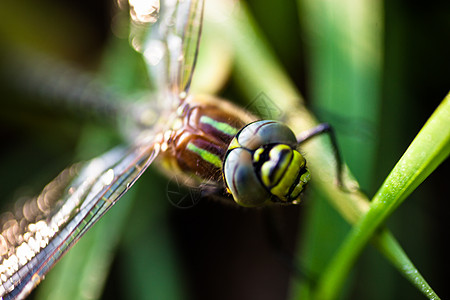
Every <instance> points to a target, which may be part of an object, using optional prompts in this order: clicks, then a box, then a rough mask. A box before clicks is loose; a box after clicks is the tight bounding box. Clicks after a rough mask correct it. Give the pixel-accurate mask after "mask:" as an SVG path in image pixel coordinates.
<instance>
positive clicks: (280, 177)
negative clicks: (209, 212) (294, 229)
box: [223, 121, 310, 207]
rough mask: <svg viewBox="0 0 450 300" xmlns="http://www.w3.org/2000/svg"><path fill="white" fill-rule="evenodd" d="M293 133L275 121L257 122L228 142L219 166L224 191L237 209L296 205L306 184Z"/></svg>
mask: <svg viewBox="0 0 450 300" xmlns="http://www.w3.org/2000/svg"><path fill="white" fill-rule="evenodd" d="M296 146H297V140H296V138H295V135H294V133H293V132H292V131H291V130H290V129H289V128H288V127H287V126H286V125H284V124H282V123H280V122H277V121H257V122H254V123H251V124H249V125H247V126H245V127H244V128H242V129H241V130H240V131H239V133H238V134H237V135H236V137H235V138H234V139H233V140H232V141H231V143H230V146H229V147H228V151H227V154H226V156H225V159H224V163H223V174H224V175H223V176H224V180H225V183H226V186H227V189H228V191H229V192H230V193H231V194H232V195H233V198H234V200H235V201H236V203H238V204H239V205H241V206H246V207H255V206H264V205H267V204H270V203H274V202H276V203H282V204H297V203H299V201H300V195H301V192H302V191H303V190H304V188H305V186H306V184H307V183H308V181H309V180H310V173H309V170H308V168H306V160H305V158H304V157H303V156H302V155H301V154H300V152H298V151H297V150H296Z"/></svg>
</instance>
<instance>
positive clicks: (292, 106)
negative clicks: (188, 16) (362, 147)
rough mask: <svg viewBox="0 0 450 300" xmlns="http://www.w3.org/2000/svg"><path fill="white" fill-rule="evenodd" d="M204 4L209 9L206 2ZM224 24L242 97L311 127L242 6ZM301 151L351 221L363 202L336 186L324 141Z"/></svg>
mask: <svg viewBox="0 0 450 300" xmlns="http://www.w3.org/2000/svg"><path fill="white" fill-rule="evenodd" d="M208 3H209V5H211V3H212V1H210V2H208ZM214 4H216V5H217V7H218V8H216V10H217V11H226V10H229V9H230V8H229V7H228V8H227V7H224V6H220V5H223V4H226V3H225V2H220V3H219V2H217V3H216V2H214ZM207 11H208V10H207ZM214 25H215V24H214V23H208V25H206V26H214ZM227 25H228V26H223V27H218V26H216V27H215V30H216V32H220V34H221V36H224V37H225V38H227V39H228V40H229V41H230V43H231V44H232V45H233V46H234V50H235V54H236V56H235V57H236V62H235V64H236V65H235V67H236V71H235V73H236V75H235V76H236V77H237V78H236V79H237V80H236V81H237V83H238V85H239V86H240V87H241V88H242V91H243V92H244V93H245V94H246V96H247V98H248V99H254V98H255V96H256V95H258V94H260V93H261V91H264V93H265V94H267V95H268V97H269V98H270V99H272V102H276V104H277V106H278V107H279V108H281V110H283V111H284V112H285V118H284V119H285V121H286V122H287V123H288V124H289V125H290V127H291V128H292V129H294V131H295V132H302V131H304V130H306V129H309V128H312V127H313V126H314V125H315V124H317V122H316V120H315V119H314V117H313V116H312V115H311V114H310V113H309V112H308V111H307V110H306V109H305V107H303V106H302V96H301V95H300V93H299V92H298V91H297V89H296V88H295V87H294V85H293V84H292V82H291V81H290V79H289V78H288V77H287V75H286V74H285V73H284V72H283V71H282V69H281V67H280V64H279V63H278V60H277V59H276V57H275V55H274V54H273V52H272V51H271V50H270V48H269V47H268V44H267V42H266V41H265V40H264V38H263V37H262V35H261V33H260V31H259V30H258V27H257V25H256V24H255V23H254V21H253V20H252V17H251V16H250V15H249V12H248V11H247V10H246V8H245V6H244V5H243V4H241V11H240V12H239V13H236V14H234V15H233V18H230V20H229V22H228V24H227ZM217 34H219V33H217ZM261 74H270V76H261ZM303 149H304V151H305V152H306V153H307V154H308V155H307V159H308V162H310V169H311V171H312V174H315V176H314V178H313V180H314V182H315V185H316V188H317V189H319V190H320V191H321V193H323V194H325V195H327V198H328V199H329V200H330V201H331V203H332V205H333V206H334V207H335V208H336V209H337V210H338V211H339V213H340V214H341V215H342V216H343V217H344V218H345V219H346V220H347V221H348V222H350V223H356V222H357V221H358V220H359V218H360V217H361V216H362V215H363V214H364V213H365V212H366V211H367V210H368V208H369V200H368V198H367V197H366V196H365V195H363V194H361V193H346V192H343V191H342V190H341V189H339V187H337V185H336V184H335V174H334V173H333V172H329V170H334V169H335V164H334V163H335V160H334V158H333V155H332V151H331V150H330V148H329V145H328V144H327V141H325V140H321V139H320V138H318V139H317V141H316V140H315V141H311V142H310V143H309V144H305V146H304V147H303ZM344 182H346V184H348V185H349V187H351V186H353V187H357V186H358V184H357V182H355V181H354V179H353V178H352V176H351V175H350V174H349V173H348V170H346V171H345V175H344ZM385 238H386V237H385V236H381V237H380V239H382V240H383V243H381V245H382V246H381V247H382V249H383V253H385V255H387V253H390V254H389V256H388V258H389V259H390V260H393V261H395V263H394V265H395V266H397V267H398V266H400V265H402V264H403V262H404V261H405V260H404V259H403V258H402V257H397V256H396V253H400V252H401V248H397V247H399V246H398V244H397V243H391V242H389V240H386V239H385ZM411 268H414V266H412V264H411V265H410V267H409V269H411ZM399 271H400V272H401V273H402V274H404V275H405V276H407V277H408V278H410V280H412V281H414V280H416V278H417V277H416V276H414V274H413V273H407V274H406V273H405V272H404V269H402V268H400V269H399ZM416 272H417V270H416Z"/></svg>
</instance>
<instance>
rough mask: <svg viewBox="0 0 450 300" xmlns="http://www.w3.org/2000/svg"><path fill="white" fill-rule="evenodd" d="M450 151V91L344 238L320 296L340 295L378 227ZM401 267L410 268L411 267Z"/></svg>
mask: <svg viewBox="0 0 450 300" xmlns="http://www.w3.org/2000/svg"><path fill="white" fill-rule="evenodd" d="M449 154H450V94H448V95H447V97H446V98H445V99H444V101H443V102H442V103H441V105H440V106H439V107H438V108H437V109H436V111H435V112H434V113H433V115H432V116H431V117H430V119H429V120H428V121H427V123H426V124H425V126H424V127H423V128H422V130H421V131H420V132H419V134H418V135H417V137H416V138H415V139H414V141H413V142H412V143H411V145H410V146H409V148H408V149H407V150H406V152H405V154H404V155H403V157H402V158H401V159H400V161H399V162H398V163H397V165H396V166H395V167H394V169H393V170H392V171H391V173H390V174H389V176H388V177H387V179H386V180H385V182H384V183H383V185H382V186H381V188H380V189H379V191H378V192H377V194H376V195H375V197H374V199H373V200H372V203H371V206H370V209H369V211H368V212H367V214H366V215H365V216H364V217H363V218H362V219H361V220H360V221H359V222H358V223H357V224H356V225H355V227H354V228H353V230H352V231H351V233H350V234H349V235H348V237H347V239H346V240H345V241H344V243H343V245H342V247H341V248H340V250H339V251H338V253H337V254H336V255H335V257H334V259H333V260H332V262H331V263H330V265H329V266H328V268H327V270H326V271H325V273H324V274H323V276H322V278H321V281H320V283H319V287H318V291H317V298H318V299H334V298H336V297H337V293H338V292H339V290H340V289H341V286H342V284H343V282H344V280H345V278H346V274H348V272H349V270H350V268H351V266H352V265H353V263H354V262H355V260H356V258H357V256H358V255H359V254H360V252H361V250H362V249H363V247H364V246H365V245H366V243H367V242H368V241H369V240H370V238H371V237H372V235H373V233H374V232H375V230H376V229H377V228H378V226H380V224H382V223H383V222H384V221H385V220H386V218H387V217H388V216H389V215H390V214H391V213H392V212H393V211H394V210H395V209H396V208H397V207H398V206H399V205H400V204H401V203H402V202H403V201H404V200H405V198H406V197H407V196H408V195H409V194H410V193H411V192H412V191H414V189H415V188H416V187H417V186H418V185H419V184H420V183H422V181H423V180H425V178H427V176H428V175H430V173H431V172H433V171H434V169H436V167H437V166H438V165H439V164H440V163H441V162H443V161H444V160H445V159H446V158H447V157H448V155H449ZM399 265H400V266H401V265H402V264H401V263H399ZM402 268H404V269H407V270H408V269H409V267H402ZM408 271H410V270H408ZM417 280H419V279H417ZM416 286H418V287H421V291H422V292H423V293H424V294H425V295H431V296H430V298H431V299H438V297H437V295H436V294H434V293H432V292H431V291H430V288H429V286H428V285H426V283H424V282H420V283H418V284H416Z"/></svg>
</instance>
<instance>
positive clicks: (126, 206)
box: [0, 0, 450, 299]
mask: <svg viewBox="0 0 450 300" xmlns="http://www.w3.org/2000/svg"><path fill="white" fill-rule="evenodd" d="M243 3H245V4H244V5H247V6H248V8H249V9H250V12H251V13H252V14H253V16H254V18H255V20H256V22H257V23H256V24H257V25H256V26H258V27H259V29H260V30H262V32H263V34H264V35H265V37H266V38H267V41H268V44H269V45H270V47H272V49H273V51H274V53H275V55H276V57H277V59H278V60H279V61H280V62H281V64H282V65H283V67H284V68H285V70H286V72H287V74H288V75H289V77H290V78H291V79H292V80H293V81H294V83H295V85H296V86H297V88H298V89H299V90H300V91H301V93H302V95H303V96H304V98H305V100H306V102H307V106H308V107H310V108H311V110H313V111H314V113H315V114H316V116H317V117H318V118H319V119H320V120H321V121H324V122H329V123H331V124H332V125H333V126H334V127H335V129H336V131H337V134H338V140H339V144H340V146H341V148H342V153H343V156H344V160H345V161H346V163H347V164H348V166H349V168H350V169H351V171H352V172H353V174H354V175H355V176H356V178H357V179H358V180H359V182H360V183H361V187H362V189H363V190H364V191H365V192H367V193H368V194H369V196H371V195H373V193H374V192H375V191H376V189H377V188H378V187H379V186H380V184H381V183H382V181H383V179H384V178H385V177H386V176H387V174H388V173H389V171H390V170H391V169H392V167H393V166H394V164H395V163H396V162H397V161H398V159H399V158H400V156H401V155H402V153H403V152H404V151H405V150H406V148H407V146H408V145H409V143H410V142H411V141H412V139H413V138H414V136H415V135H416V134H417V133H418V131H419V130H420V128H421V127H422V126H423V124H424V123H425V121H426V120H427V118H428V117H429V116H430V115H431V113H432V112H433V110H434V109H435V108H436V107H437V105H438V104H439V103H440V101H441V100H442V99H443V98H444V96H445V95H446V94H447V92H448V90H449V87H450V79H449V76H448V74H447V72H448V70H449V69H450V60H449V59H448V49H449V46H450V39H449V37H450V3H449V2H448V1H434V2H432V3H427V4H424V3H420V4H419V3H417V4H416V3H413V2H408V1H398V0H394V1H386V2H382V3H374V1H372V2H369V1H365V2H364V1H363V2H358V3H357V2H356V1H355V3H351V2H345V3H344V2H340V1H334V2H333V1H316V2H314V1H307V0H305V1H297V2H295V1H288V0H283V1H278V2H273V1H262V0H260V1H256V0H251V1H245V2H243ZM206 5H208V0H206ZM239 7H240V5H238V4H236V5H235V6H234V8H235V9H239ZM234 15H235V14H234V13H233V12H232V13H230V18H233V16H234ZM118 20H119V19H118V18H117V14H116V7H115V5H114V3H112V2H111V1H106V0H102V1H51V0H43V1H40V2H39V3H35V2H33V1H24V2H19V3H17V1H12V0H11V1H10V0H7V1H6V3H4V7H3V8H2V9H1V10H0V45H2V47H0V49H1V50H0V55H1V60H0V63H1V65H0V68H2V77H1V78H2V81H1V82H0V84H1V86H0V91H1V94H2V96H1V104H2V109H0V138H1V140H2V147H1V150H0V151H1V153H0V154H1V155H0V164H1V166H2V167H1V168H0V178H1V180H0V191H1V194H2V197H1V200H2V204H1V205H2V207H3V209H2V211H4V210H7V209H10V208H11V205H12V204H11V203H12V202H13V200H14V199H17V198H20V197H22V196H29V195H33V194H36V193H38V192H39V191H40V190H41V189H42V187H43V186H44V185H45V184H46V183H48V182H49V181H50V180H51V179H52V178H54V177H55V176H56V175H57V174H58V172H59V171H60V170H62V169H63V168H64V167H66V166H68V165H70V164H71V163H73V162H76V161H79V160H86V159H89V158H92V157H95V156H96V155H99V154H101V153H103V151H105V150H107V149H110V148H111V147H113V146H114V145H117V144H119V143H121V142H122V141H123V140H122V137H121V136H120V132H119V130H118V129H117V127H116V126H115V124H114V123H112V122H110V121H109V120H104V119H102V118H97V117H95V118H91V117H86V116H84V115H83V114H81V113H80V112H78V111H76V112H73V111H71V110H70V109H67V108H65V107H61V106H58V105H53V104H55V103H58V99H56V100H52V101H50V102H48V101H46V100H45V98H46V95H47V94H50V93H49V92H48V89H45V88H42V89H38V90H36V91H35V92H34V91H33V90H32V89H29V88H27V85H26V84H24V86H23V88H22V86H21V82H20V81H14V80H13V82H16V84H15V85H14V84H12V83H11V81H10V79H11V78H13V79H14V78H17V76H18V75H17V74H21V70H20V69H19V70H15V71H17V73H16V72H14V73H11V71H10V69H6V68H3V66H6V65H7V63H9V62H10V60H11V59H10V54H11V49H15V48H16V47H20V48H25V49H28V50H32V51H37V52H41V53H45V54H46V55H48V56H50V57H54V58H57V59H61V60H64V61H66V62H69V63H70V64H71V65H74V66H77V68H80V69H83V70H86V71H88V72H91V73H99V74H101V75H100V76H102V78H104V80H105V81H106V82H108V84H110V85H112V86H114V87H115V88H116V89H117V90H118V91H120V92H121V93H123V94H127V93H132V91H133V90H135V89H136V88H138V89H142V88H145V87H146V82H145V76H144V75H143V74H145V73H144V72H145V71H144V69H143V65H142V61H141V60H140V58H139V56H138V55H136V54H134V53H133V51H132V50H131V49H130V48H129V47H128V45H127V42H126V39H125V40H123V39H122V40H119V41H117V38H115V37H114V35H113V34H112V31H114V32H116V34H118V35H119V36H122V37H126V28H125V30H124V26H123V24H122V23H120V21H118ZM206 24H208V23H207V22H206ZM223 24H224V25H223V26H226V22H224V23H223ZM361 24H364V26H365V27H363V26H362V25H361ZM124 32H125V34H124ZM213 35H214V32H213V33H208V32H207V29H205V34H204V41H203V43H207V40H208V36H213ZM355 45H356V47H355ZM202 51H203V50H201V52H200V60H201V59H202V55H204V56H205V57H206V56H207V57H213V59H214V58H217V57H226V59H227V60H228V62H225V63H223V64H224V65H223V67H221V68H219V69H220V70H222V69H226V67H227V66H228V68H230V70H231V75H230V74H228V73H227V72H225V75H223V76H224V77H225V79H223V81H224V82H225V83H224V86H222V87H220V88H219V89H220V91H219V94H220V95H224V96H225V97H226V98H229V99H233V100H235V101H237V102H238V103H240V104H241V105H243V106H245V105H246V104H245V103H246V102H248V101H251V100H253V99H254V98H255V97H257V95H253V96H251V97H249V96H247V95H246V92H245V91H242V87H240V86H239V80H240V79H239V75H240V74H238V73H237V71H236V69H233V67H232V62H233V60H232V59H233V56H232V54H231V55H230V54H229V53H228V52H227V49H226V47H224V48H222V49H221V48H219V49H217V48H216V49H214V50H211V48H206V47H205V50H204V51H203V52H202ZM208 51H215V53H213V54H210V53H209V52H208ZM221 51H222V52H221ZM231 52H232V51H231ZM203 53H204V54H203ZM205 61H206V62H207V63H211V64H215V63H216V61H215V60H206V59H205ZM358 61H363V63H362V64H360V63H358ZM200 63H202V62H200ZM207 63H206V64H207ZM217 64H218V65H219V63H217ZM230 65H231V66H230ZM219 66H222V65H219ZM361 66H364V67H365V68H361ZM250 67H251V66H250ZM5 70H6V71H5ZM233 70H234V71H233ZM198 72H199V74H198V75H199V78H200V76H202V75H201V72H202V67H199V70H198ZM218 73H220V72H218ZM228 76H231V79H230V80H228ZM261 76H268V77H270V74H261ZM19 78H20V77H19ZM194 82H195V77H194ZM17 83H18V84H17ZM261 92H264V91H261ZM243 95H246V96H243ZM49 98H51V97H50V96H49ZM245 98H247V99H245ZM350 98H353V102H351V101H350V100H349V99H350ZM240 99H241V101H239V100H240ZM355 99H356V100H355ZM358 99H359V100H358ZM49 103H50V104H49ZM355 103H356V104H355ZM449 176H450V171H449V166H448V163H446V164H445V163H444V165H443V166H441V167H439V168H438V169H437V170H436V172H435V173H433V174H432V175H431V176H430V177H429V178H428V179H427V180H426V181H425V182H424V183H423V184H422V185H421V186H420V187H419V188H418V189H417V190H416V191H415V192H414V193H413V194H412V195H411V197H410V199H409V201H407V202H406V203H405V204H404V205H403V206H402V207H400V209H398V210H397V211H396V213H395V214H394V215H393V216H392V217H391V218H390V219H389V221H388V224H387V225H388V227H389V228H390V229H391V230H392V232H393V233H394V235H395V236H396V237H397V239H398V240H399V242H400V243H401V245H402V246H403V248H404V249H405V250H406V252H407V254H408V255H409V257H410V258H411V259H412V261H413V262H414V263H415V265H416V266H417V267H418V269H419V270H420V271H421V272H422V274H423V275H424V277H425V278H426V279H427V280H428V282H429V283H430V284H431V286H432V287H433V288H434V289H435V291H436V292H437V294H438V295H440V296H441V298H443V299H445V298H448V296H449V294H450V291H449V289H448V287H447V283H446V281H447V280H446V279H447V278H448V276H446V271H447V269H446V266H449V265H450V262H449V259H448V255H447V253H448V252H449V250H450V249H449V246H448V243H447V241H446V238H445V237H446V236H448V228H449V220H450V213H449V210H448V208H449V205H448V204H447V200H448V198H449V197H448V191H449V189H448V188H447V185H446V183H447V182H448V178H449ZM167 182H168V180H167V179H165V178H163V177H162V176H161V175H160V174H158V172H156V171H155V170H150V171H149V172H147V173H146V174H145V175H144V177H143V178H142V180H140V181H139V183H138V184H137V186H136V188H134V189H133V190H132V192H131V193H130V195H126V196H125V197H124V198H123V199H122V200H121V201H120V202H119V203H118V204H117V205H116V207H114V208H113V209H112V211H111V212H110V213H108V215H107V216H106V217H105V220H102V221H101V222H99V224H97V225H96V228H95V229H94V230H92V232H89V234H87V235H86V236H85V237H84V238H83V240H82V241H81V242H80V243H79V245H77V246H76V247H75V248H74V249H73V252H75V251H79V252H81V254H79V256H75V254H74V255H72V254H70V257H69V256H68V257H67V258H66V259H63V261H62V262H61V263H60V264H59V265H58V266H57V267H56V268H55V270H53V271H52V272H50V274H49V276H48V279H47V280H46V281H45V282H44V284H43V285H42V287H40V290H39V289H38V291H37V292H36V293H33V296H36V297H41V298H42V299H50V297H54V298H55V299H62V298H61V297H64V298H65V299H68V295H71V296H73V298H74V299H77V298H97V297H103V298H105V299H112V298H114V299H123V298H125V299H129V298H137V299H211V298H212V297H214V298H216V299H286V298H287V297H288V293H289V288H288V287H289V284H290V281H289V274H290V271H289V267H288V266H287V265H286V264H285V263H283V262H282V259H280V256H279V255H278V254H277V251H276V249H274V248H275V247H273V246H272V245H271V243H270V239H271V237H270V234H268V233H267V231H268V229H267V226H266V223H267V222H266V219H265V212H264V211H251V210H244V209H235V208H233V207H227V206H223V205H221V204H220V203H215V202H214V203H210V202H205V201H202V202H200V204H199V205H197V206H196V207H194V208H192V209H185V210H180V209H176V208H174V207H173V206H171V205H170V204H169V201H168V200H167V197H166V191H167V189H168V188H169V189H170V188H173V187H168V185H167V184H168V183H167ZM161 187H162V188H161ZM276 215H277V220H278V221H277V226H278V227H279V228H281V229H280V231H281V232H283V235H282V237H281V238H282V240H283V244H285V245H283V246H284V247H286V248H287V249H288V250H289V251H294V250H293V249H294V248H295V247H297V248H298V249H300V251H304V253H305V254H304V257H303V258H300V266H302V269H303V270H304V271H305V272H306V273H314V272H319V271H320V270H321V268H323V265H324V264H326V263H327V258H329V257H330V256H331V255H332V254H333V252H334V251H335V250H336V248H337V246H338V245H339V243H340V242H341V241H342V239H343V237H344V236H345V234H346V233H347V231H348V230H349V225H347V223H345V221H344V220H343V219H342V218H341V217H340V216H339V215H338V214H337V213H336V212H335V211H334V210H333V208H331V206H330V205H329V204H328V203H327V202H326V201H324V200H323V199H322V198H321V197H320V195H318V193H317V192H316V191H315V190H314V189H312V190H311V191H310V193H309V194H308V195H307V198H306V200H305V203H304V205H302V206H300V207H296V208H280V209H278V210H277V214H276ZM111 224H112V225H111ZM298 224H300V225H299V226H298ZM120 225H123V226H120ZM97 227H99V229H98V230H97ZM100 227H103V228H100ZM297 236H299V238H298V239H297ZM78 248H79V249H78ZM83 248H84V249H83ZM86 248H87V250H86ZM83 251H87V252H83ZM96 251H98V252H100V253H101V254H100V255H99V254H98V252H96ZM316 251H318V252H321V253H317V252H316ZM71 252H72V251H71ZM86 253H89V254H86ZM92 253H93V254H92ZM96 253H97V254H96ZM109 268H110V269H111V270H109V271H108V269H109ZM57 269H58V270H57ZM64 269H66V270H69V272H68V273H69V275H71V276H75V278H76V279H74V278H73V277H70V276H69V275H59V274H67V273H64ZM57 272H58V273H57ZM59 272H61V273H59ZM53 273H55V275H53ZM56 274H58V275H56ZM310 275H311V274H310ZM66 276H67V278H66ZM311 276H313V277H314V275H311ZM80 278H81V279H80ZM64 280H66V281H64ZM58 281H60V282H59V283H58ZM61 281H62V282H63V283H61ZM103 281H104V282H105V288H104V289H102V288H101V286H102V282H103ZM98 286H100V288H99V287H98ZM80 287H81V288H80ZM61 295H63V296H61ZM342 298H343V299H422V298H423V296H422V295H421V294H420V293H419V292H418V291H417V290H415V289H414V288H413V287H412V286H411V284H410V283H409V282H408V281H406V280H405V279H404V278H402V277H401V275H399V274H398V272H397V271H396V270H395V269H394V268H393V267H392V266H391V265H389V264H388V263H387V262H386V260H385V259H384V258H383V257H382V256H381V255H380V254H379V253H378V252H377V251H376V250H375V249H373V248H372V247H371V246H369V247H368V248H367V249H366V251H364V253H363V255H362V257H361V258H360V260H359V261H358V263H357V265H356V267H355V269H354V271H353V272H352V274H351V276H350V278H349V280H348V283H347V286H346V290H345V291H344V294H343V296H342Z"/></svg>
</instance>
